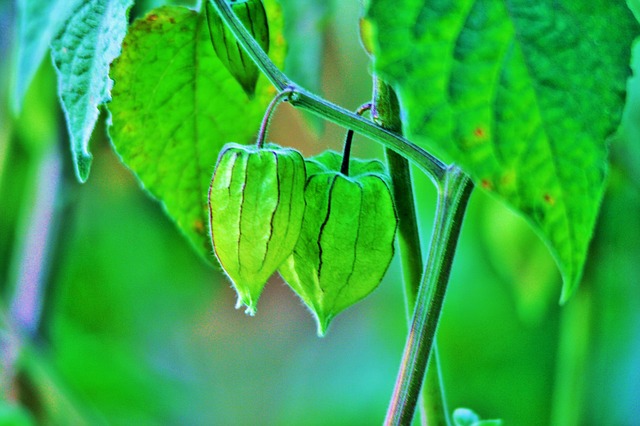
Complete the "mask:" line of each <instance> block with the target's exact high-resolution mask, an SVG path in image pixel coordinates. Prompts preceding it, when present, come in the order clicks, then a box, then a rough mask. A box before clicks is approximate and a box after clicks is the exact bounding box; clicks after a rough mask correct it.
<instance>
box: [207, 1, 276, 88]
mask: <svg viewBox="0 0 640 426" xmlns="http://www.w3.org/2000/svg"><path fill="white" fill-rule="evenodd" d="M230 5H231V9H233V12H234V13H235V14H236V16H237V17H238V19H240V21H241V22H242V23H243V24H244V26H245V28H246V29H247V31H249V33H250V34H251V35H252V36H253V38H254V39H255V40H256V41H257V42H258V44H259V45H260V47H262V50H264V51H265V53H269V22H268V20H267V12H266V10H265V8H264V5H263V4H262V0H232V1H231V2H230ZM205 7H206V12H207V22H208V24H209V35H210V36H211V44H212V45H213V49H214V50H215V52H216V55H217V56H218V58H219V59H220V62H222V64H223V65H224V66H225V68H227V70H228V71H229V72H230V73H231V75H233V77H234V78H235V79H236V80H237V81H238V83H240V85H241V86H242V89H243V90H244V92H245V93H246V94H247V96H248V97H249V98H253V96H254V94H255V91H256V84H257V82H258V77H259V75H260V71H259V70H258V66H257V65H256V64H255V63H254V62H253V60H252V59H251V58H250V57H249V55H248V54H247V53H246V52H245V51H244V49H243V48H242V47H240V44H238V42H237V40H236V38H235V36H234V35H233V33H232V32H231V30H229V28H227V26H226V25H225V24H224V22H222V19H220V16H218V13H217V12H216V10H215V9H214V7H213V5H212V4H211V2H210V0H207V1H206V6H205Z"/></svg>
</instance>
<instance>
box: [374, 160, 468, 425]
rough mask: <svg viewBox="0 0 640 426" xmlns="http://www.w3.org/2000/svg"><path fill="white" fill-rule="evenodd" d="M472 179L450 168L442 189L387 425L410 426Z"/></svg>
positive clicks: (440, 189)
mask: <svg viewBox="0 0 640 426" xmlns="http://www.w3.org/2000/svg"><path fill="white" fill-rule="evenodd" d="M472 188H473V184H472V183H471V180H469V178H468V177H467V176H466V175H465V174H464V173H462V171H461V170H460V169H458V168H457V167H455V166H454V167H450V168H449V169H448V170H447V173H446V174H445V179H444V182H443V184H442V185H441V186H440V187H439V188H438V189H439V190H438V203H437V206H436V217H435V226H434V232H433V235H432V237H431V247H430V249H429V256H428V259H427V264H426V265H425V272H424V274H423V276H422V282H421V284H420V290H419V292H418V297H417V299H416V308H415V311H414V314H413V322H412V324H411V329H410V330H409V335H408V337H407V343H406V345H405V349H404V353H403V356H402V363H401V365H400V371H399V372H398V379H397V381H396V387H395V389H394V392H393V397H392V399H391V403H390V405H389V410H388V411H387V418H386V419H385V424H386V425H406V424H410V422H411V420H412V418H413V414H414V411H415V408H416V403H417V400H418V396H419V395H420V390H421V388H422V382H423V380H424V376H425V371H426V369H427V364H428V362H429V355H430V353H431V348H432V346H433V342H434V340H435V335H436V331H437V327H438V322H439V320H440V312H441V310H442V305H443V302H444V296H445V293H446V289H447V284H448V282H449V275H450V272H451V265H452V264H453V257H454V253H455V250H456V246H457V243H458V237H459V235H460V230H461V227H462V219H463V218H464V213H465V210H466V206H467V202H468V200H469V197H470V195H471V190H472Z"/></svg>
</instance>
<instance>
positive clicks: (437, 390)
mask: <svg viewBox="0 0 640 426" xmlns="http://www.w3.org/2000/svg"><path fill="white" fill-rule="evenodd" d="M373 82H374V89H373V99H374V102H373V105H374V108H373V111H372V116H373V120H374V122H375V123H376V124H378V125H380V126H382V127H384V128H386V129H388V130H390V131H392V132H395V133H397V134H400V135H401V134H402V121H401V119H400V104H399V102H398V97H397V96H396V94H395V91H394V90H393V89H392V88H391V86H389V85H388V84H386V83H385V82H384V81H383V80H382V79H380V78H378V77H377V76H375V75H374V78H373ZM385 154H386V157H387V165H388V167H389V173H390V175H391V181H392V185H393V198H394V201H395V206H396V210H397V212H398V217H399V223H398V248H399V254H400V259H401V262H402V275H403V277H402V281H403V283H404V295H405V307H406V314H407V323H408V324H409V326H410V325H411V315H412V314H413V310H414V308H415V302H416V297H417V295H418V290H419V288H420V278H421V276H422V269H423V263H424V262H423V261H422V247H421V243H420V231H419V229H418V220H417V214H416V206H415V200H414V192H413V180H412V179H411V169H410V166H409V162H408V161H407V160H406V159H405V158H404V157H402V156H400V155H398V154H396V153H395V152H394V151H392V150H390V149H387V150H386V151H385ZM433 353H434V356H433V358H432V361H431V362H430V363H429V365H428V367H427V378H426V381H425V385H424V388H423V390H422V404H421V406H420V408H421V413H422V417H423V419H422V420H423V421H422V423H423V424H429V425H444V426H447V425H448V424H449V416H448V410H447V405H446V398H445V395H444V391H443V389H444V386H443V383H442V375H441V372H440V361H439V358H438V356H437V344H436V342H435V341H434V344H433Z"/></svg>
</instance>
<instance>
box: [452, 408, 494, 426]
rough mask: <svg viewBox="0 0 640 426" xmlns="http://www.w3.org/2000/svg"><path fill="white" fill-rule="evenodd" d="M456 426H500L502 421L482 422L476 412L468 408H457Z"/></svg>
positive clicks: (454, 419)
mask: <svg viewBox="0 0 640 426" xmlns="http://www.w3.org/2000/svg"><path fill="white" fill-rule="evenodd" d="M453 423H454V425H455V426H500V425H502V420H480V416H478V415H477V414H476V413H475V412H473V411H472V410H470V409H468V408H456V409H455V410H454V412H453Z"/></svg>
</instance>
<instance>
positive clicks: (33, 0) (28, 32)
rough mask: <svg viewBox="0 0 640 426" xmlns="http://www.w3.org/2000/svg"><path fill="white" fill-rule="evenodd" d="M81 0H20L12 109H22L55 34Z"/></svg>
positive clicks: (17, 110)
mask: <svg viewBox="0 0 640 426" xmlns="http://www.w3.org/2000/svg"><path fill="white" fill-rule="evenodd" d="M80 3H81V2H80V0H19V1H18V22H19V23H18V48H17V52H18V53H17V60H16V62H15V66H16V69H15V71H14V72H15V84H14V89H13V90H14V91H13V102H12V103H13V105H12V107H13V110H14V112H16V113H18V112H20V110H21V108H22V100H23V99H24V96H25V94H26V93H27V89H28V88H29V85H30V84H31V80H33V76H34V75H35V74H36V71H37V70H38V67H39V66H40V63H41V62H42V59H43V58H44V56H45V54H46V53H47V49H49V43H50V42H51V39H52V38H53V36H54V35H55V34H56V33H57V32H58V31H59V29H60V28H62V25H63V23H64V21H65V20H66V19H67V17H68V16H69V15H70V14H71V11H72V10H73V9H74V8H75V5H76V4H80Z"/></svg>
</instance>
